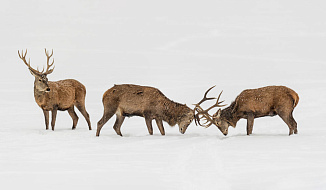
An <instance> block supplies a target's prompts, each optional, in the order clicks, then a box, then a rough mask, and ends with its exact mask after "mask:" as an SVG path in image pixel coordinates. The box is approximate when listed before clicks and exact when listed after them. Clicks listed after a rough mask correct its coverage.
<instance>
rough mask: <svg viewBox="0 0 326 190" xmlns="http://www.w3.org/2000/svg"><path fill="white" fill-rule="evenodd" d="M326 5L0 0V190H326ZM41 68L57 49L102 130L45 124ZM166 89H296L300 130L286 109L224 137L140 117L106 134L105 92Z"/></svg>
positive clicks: (61, 74)
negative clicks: (35, 73)
mask: <svg viewBox="0 0 326 190" xmlns="http://www.w3.org/2000/svg"><path fill="white" fill-rule="evenodd" d="M325 4H326V3H325V2H324V1H303V0H296V1H287V0H271V1H269V0H267V1H258V0H249V1H240V0H239V1H235V0H216V1H176V0H173V1H169V0H165V1H151V0H148V1H145V0H137V1H132V0H124V1H123V0H119V1H108V0H106V1H105V0H102V1H101V0H80V1H76V0H74V1H69V0H65V1H63V0H44V1H40V0H31V1H21V0H11V1H1V3H0V24H1V35H0V64H1V66H2V69H1V70H0V76H1V81H0V85H1V86H0V94H1V96H0V97H1V99H0V106H1V109H0V114H1V120H0V187H2V188H4V189H22V188H27V189H32V188H33V189H49V190H50V189H77V188H78V189H111V188H116V189H257V190H258V189H271V190H272V189H295V190H298V189H326V163H325V159H326V147H325V145H326V141H325V139H326V133H325V132H326V128H325V124H324V118H325V113H326V109H325V106H324V105H325V103H326V101H325V95H326V78H325V74H326V70H325V69H326V62H325V61H326V54H325V53H324V52H325V49H326V47H325V46H326V45H325V44H326V20H325V18H326V13H325ZM26 48H27V49H28V54H27V57H30V58H31V64H32V66H33V67H34V68H36V67H37V66H38V67H39V68H42V66H44V65H45V64H46V57H45V54H44V48H48V49H49V50H50V49H52V48H53V49H54V56H53V57H54V58H55V66H56V67H55V70H54V72H53V74H51V75H49V80H52V81H56V80H61V79H66V78H74V79H77V80H79V81H80V82H82V83H83V84H84V85H85V86H86V88H87V97H86V108H87V110H88V112H89V113H90V116H91V122H92V127H93V130H92V131H88V127H87V124H86V122H85V120H84V118H83V117H82V116H81V114H80V113H79V112H78V111H76V112H77V114H78V115H79V117H80V120H79V123H78V125H77V129H76V130H75V131H72V130H71V126H72V120H71V118H70V117H69V115H68V113H67V112H59V113H58V116H57V123H56V129H55V131H54V132H53V131H46V130H45V125H44V118H43V113H42V111H41V109H40V108H39V107H38V106H37V104H36V103H35V101H34V97H33V81H34V78H33V77H32V75H31V74H30V73H29V71H28V69H27V67H26V66H25V65H24V64H23V62H22V61H21V60H20V59H19V58H18V55H17V50H21V49H26ZM122 83H133V84H140V85H148V86H154V87H157V88H159V89H160V90H161V91H162V92H163V93H164V94H165V95H166V96H167V97H169V98H170V99H172V100H174V101H177V102H180V103H186V104H187V105H188V106H189V107H191V108H193V106H192V104H193V103H196V102H198V101H199V100H200V99H201V98H202V96H203V93H204V92H205V91H206V89H208V88H209V87H211V86H213V85H217V86H216V88H215V89H214V90H213V91H212V92H211V95H212V96H217V94H218V93H219V92H220V91H221V90H224V92H223V94H222V99H224V100H225V101H226V103H227V104H230V103H231V101H233V100H234V99H235V97H236V96H237V95H238V94H239V93H240V92H241V91H242V90H244V89H248V88H258V87H262V86H267V85H286V86H288V87H290V88H292V89H294V90H295V91H296V92H297V93H298V94H299V96H300V101H299V105H298V106H297V108H296V109H295V111H294V117H295V119H296V121H297V122H298V130H299V134H298V135H294V136H290V137H289V136H288V127H287V126H286V125H285V123H284V122H283V121H282V120H281V119H280V118H279V117H273V118H262V119H256V120H255V124H254V131H253V135H251V136H247V135H246V127H245V126H246V121H245V120H241V121H240V122H239V123H238V125H237V128H236V129H233V128H232V129H231V128H230V130H229V135H228V136H227V137H224V136H223V135H222V134H221V133H220V131H219V130H218V129H217V128H216V127H213V126H212V127H210V128H208V129H204V128H201V127H198V126H195V124H194V123H192V124H191V125H190V126H189V128H188V130H187V132H186V134H184V135H182V134H180V133H179V132H178V128H177V127H174V128H171V127H169V126H168V124H167V123H164V125H165V130H166V136H161V135H160V134H159V131H158V129H157V127H156V125H155V123H154V122H153V127H154V135H153V136H150V135H149V134H148V132H147V128H146V126H145V121H144V119H143V118H139V117H133V118H130V119H126V120H125V122H124V124H123V126H122V134H123V135H124V137H122V138H121V137H119V136H117V135H116V134H115V132H114V130H113V129H112V125H113V123H114V121H115V118H114V117H113V118H112V119H111V120H110V121H109V122H108V123H107V124H106V125H105V126H104V128H103V129H102V133H101V136H100V137H99V138H96V137H95V132H96V123H97V121H98V120H99V119H100V118H101V116H102V112H103V107H102V102H101V99H102V95H103V93H104V92H105V91H106V90H107V89H109V88H110V87H112V86H113V85H114V84H122Z"/></svg>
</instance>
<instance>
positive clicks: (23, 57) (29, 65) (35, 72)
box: [18, 49, 42, 75]
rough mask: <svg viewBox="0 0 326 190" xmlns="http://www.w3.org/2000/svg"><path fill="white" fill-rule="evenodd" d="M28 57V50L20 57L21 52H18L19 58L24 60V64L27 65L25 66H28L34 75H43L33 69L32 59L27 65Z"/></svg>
mask: <svg viewBox="0 0 326 190" xmlns="http://www.w3.org/2000/svg"><path fill="white" fill-rule="evenodd" d="M26 55H27V49H26V51H25V54H24V50H22V54H21V55H20V53H19V50H18V56H19V58H20V59H21V60H23V62H24V63H25V65H27V67H28V69H29V70H30V71H31V72H33V73H34V74H38V75H40V74H42V73H41V72H40V71H38V70H35V69H33V68H32V66H31V59H30V58H29V59H28V63H27V61H26Z"/></svg>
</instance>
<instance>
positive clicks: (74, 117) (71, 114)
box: [68, 106, 78, 130]
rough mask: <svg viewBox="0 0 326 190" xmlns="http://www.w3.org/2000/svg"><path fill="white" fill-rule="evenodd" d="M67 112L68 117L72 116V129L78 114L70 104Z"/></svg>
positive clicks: (74, 127)
mask: <svg viewBox="0 0 326 190" xmlns="http://www.w3.org/2000/svg"><path fill="white" fill-rule="evenodd" d="M68 113H69V115H70V117H71V118H72V130H74V129H76V125H77V122H78V116H77V114H76V112H75V109H74V106H71V107H70V108H69V109H68Z"/></svg>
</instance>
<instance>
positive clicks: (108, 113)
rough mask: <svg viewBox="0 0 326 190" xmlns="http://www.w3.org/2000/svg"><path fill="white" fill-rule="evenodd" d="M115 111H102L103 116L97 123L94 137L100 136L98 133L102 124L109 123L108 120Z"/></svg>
mask: <svg viewBox="0 0 326 190" xmlns="http://www.w3.org/2000/svg"><path fill="white" fill-rule="evenodd" d="M114 113H115V111H112V110H110V111H106V110H104V114H103V117H102V118H101V119H100V120H99V121H98V122H97V131H96V136H97V137H98V136H100V132H101V129H102V127H103V126H104V124H105V123H106V122H108V121H109V119H110V118H111V117H112V116H113V115H114Z"/></svg>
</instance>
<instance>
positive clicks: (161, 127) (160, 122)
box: [155, 119, 165, 135]
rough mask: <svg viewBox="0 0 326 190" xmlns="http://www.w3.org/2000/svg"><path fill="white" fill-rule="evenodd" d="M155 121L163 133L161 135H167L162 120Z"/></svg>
mask: <svg viewBox="0 0 326 190" xmlns="http://www.w3.org/2000/svg"><path fill="white" fill-rule="evenodd" d="M155 121H156V124H157V127H158V129H159V130H160V132H161V135H165V131H164V127H163V122H162V120H161V119H155Z"/></svg>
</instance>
